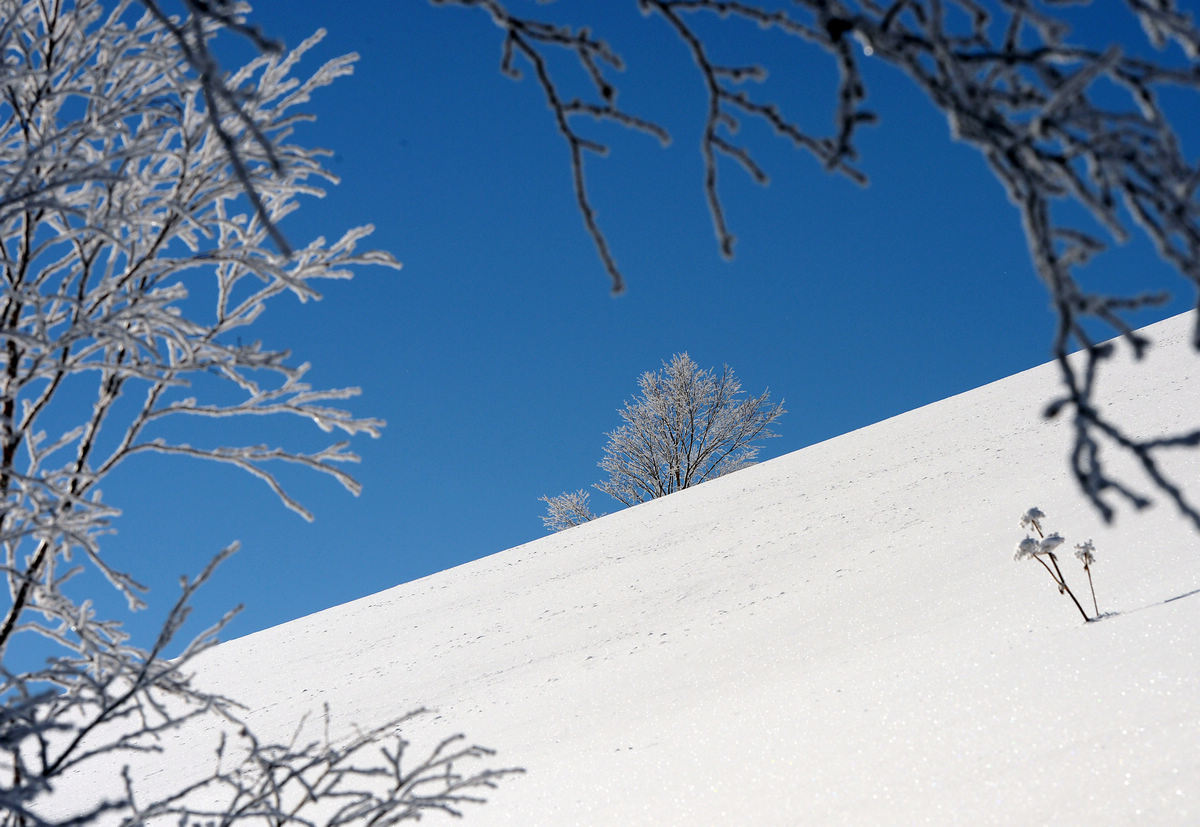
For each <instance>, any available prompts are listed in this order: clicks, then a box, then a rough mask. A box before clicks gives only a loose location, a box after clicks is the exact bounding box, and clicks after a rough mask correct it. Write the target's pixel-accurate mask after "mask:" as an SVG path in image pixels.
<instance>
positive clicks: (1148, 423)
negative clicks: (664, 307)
mask: <svg viewBox="0 0 1200 827" xmlns="http://www.w3.org/2000/svg"><path fill="white" fill-rule="evenodd" d="M1191 323H1192V317H1191V315H1190V314H1185V315H1184V316H1180V317H1175V318H1173V319H1169V320H1167V321H1165V322H1162V323H1160V324H1158V325H1155V326H1153V327H1152V328H1150V329H1148V331H1147V332H1148V333H1149V334H1150V335H1151V336H1152V337H1153V338H1154V339H1155V340H1156V342H1157V344H1156V346H1155V348H1154V349H1153V351H1152V353H1151V355H1150V357H1149V360H1148V362H1146V363H1143V364H1142V365H1140V366H1138V367H1136V368H1131V367H1130V366H1129V365H1128V364H1126V363H1125V362H1121V363H1120V364H1118V365H1114V366H1113V367H1112V368H1110V370H1109V374H1108V376H1107V377H1106V378H1104V379H1103V386H1102V390H1103V393H1104V400H1105V401H1106V402H1107V403H1108V404H1110V405H1111V406H1112V407H1113V408H1114V409H1116V410H1117V411H1118V412H1119V413H1120V414H1121V415H1122V416H1124V417H1125V421H1127V422H1132V423H1134V424H1135V425H1136V427H1137V429H1138V430H1139V431H1144V432H1146V433H1150V432H1159V431H1162V430H1164V429H1172V428H1176V429H1177V428H1182V427H1186V426H1188V425H1195V424H1197V423H1198V421H1200V383H1198V382H1197V381H1196V380H1197V378H1200V377H1198V374H1200V361H1197V359H1196V358H1195V355H1194V354H1192V353H1190V352H1189V351H1188V349H1187V347H1186V339H1187V336H1188V333H1189V331H1190V325H1191ZM914 369H919V367H914ZM1056 378H1057V375H1056V372H1055V368H1054V366H1053V365H1044V366H1042V367H1039V368H1035V369H1033V370H1030V371H1026V372H1024V373H1021V374H1018V375H1015V376H1012V377H1009V378H1007V379H1004V380H1002V381H1000V382H996V383H993V384H991V385H987V386H985V387H982V388H978V389H976V390H973V391H970V392H968V393H965V394H962V395H959V396H956V397H952V398H950V399H946V400H943V401H941V402H938V403H936V404H933V405H929V406H927V407H924V408H920V409H918V410H915V411H911V412H909V413H906V414H904V415H901V416H897V417H895V418H893V419H889V420H887V421H884V422H880V423H878V424H876V425H873V426H871V427H868V428H864V429H862V430H858V431H854V432H852V433H848V434H846V435H844V436H841V437H838V438H836V439H833V440H829V441H827V442H824V443H821V444H818V445H814V446H811V447H809V448H805V449H803V450H801V451H797V452H795V453H792V454H789V455H787V456H783V457H780V458H778V459H775V460H772V461H769V462H764V463H762V464H760V465H758V466H755V467H752V468H750V469H747V470H745V471H742V472H739V473H736V474H732V475H730V476H727V477H724V478H721V479H718V480H714V481H712V482H709V483H706V484H704V485H701V486H698V487H696V488H692V489H689V490H686V491H683V492H681V493H679V494H675V495H672V496H670V497H666V498H664V499H661V500H657V501H654V502H651V503H647V504H644V505H641V506H638V507H636V508H631V509H628V510H625V511H621V512H619V513H616V514H613V515H611V516H608V517H605V518H603V519H600V520H597V521H595V522H592V523H589V524H587V525H584V526H580V527H578V528H575V529H571V530H569V531H566V532H562V533H560V534H556V535H552V536H547V537H545V538H542V539H539V540H537V541H535V542H531V543H528V544H525V545H523V546H519V547H517V548H513V549H509V550H508V551H504V552H501V553H499V554H494V555H492V556H490V557H486V558H483V559H481V560H478V561H475V562H473V563H469V564H467V565H463V566H460V567H458V568H455V569H451V570H449V571H445V572H441V573H439V574H436V575H433V576H431V577H427V578H424V579H422V580H418V581H415V582H411V583H406V584H403V585H400V586H397V587H395V588H393V589H390V590H387V591H384V592H381V593H379V594H376V595H372V596H370V597H366V598H363V599H361V600H358V601H354V602H352V603H347V604H345V605H342V606H338V607H335V608H332V609H329V610H327V611H324V612H320V613H318V614H314V615H311V616H308V617H304V618H300V619H298V620H295V621H293V622H291V623H287V624H285V625H282V626H279V627H276V628H272V629H268V630H266V631H263V632H259V633H257V634H253V635H249V636H247V637H244V638H241V639H238V640H234V641H231V642H229V643H226V644H223V645H222V646H220V647H218V648H216V649H215V650H213V651H212V652H211V653H209V654H208V655H207V656H206V660H205V661H204V662H203V669H202V671H201V679H202V680H204V681H206V682H211V683H212V684H213V685H214V686H216V687H217V688H219V689H220V690H222V691H224V692H226V693H228V694H229V695H232V696H234V697H236V698H239V699H241V700H242V701H244V702H245V703H246V704H247V705H248V706H249V709H250V712H249V718H250V720H251V721H252V722H254V724H255V725H256V726H257V728H258V729H259V731H260V732H262V733H263V734H264V735H266V736H267V737H274V738H286V737H287V735H288V734H289V733H290V732H291V731H292V729H293V727H294V725H295V722H296V719H297V717H298V715H299V714H300V713H301V712H303V711H304V710H306V709H314V710H317V709H319V708H320V705H321V704H322V703H323V702H326V701H327V702H329V703H330V704H331V706H332V708H333V712H334V715H335V722H338V723H340V724H342V725H344V726H348V724H349V723H351V722H357V723H359V724H361V725H364V726H365V725H370V724H373V723H378V722H381V721H383V720H386V719H387V718H389V717H392V716H395V715H398V714H400V713H402V712H404V711H406V710H407V709H410V708H413V707H416V706H430V707H434V708H436V710H437V715H436V716H427V718H426V719H423V722H421V723H419V724H416V725H414V728H413V730H412V732H413V736H414V739H415V740H417V741H418V742H420V741H421V739H432V738H437V737H439V736H442V735H446V734H450V733H452V732H457V731H462V732H465V733H467V735H468V736H469V738H470V739H471V740H472V741H474V742H477V743H482V744H485V745H488V746H491V747H494V748H496V749H498V750H499V751H500V754H499V756H498V757H497V758H496V759H495V761H494V762H493V763H492V764H491V765H492V766H513V765H519V766H523V767H525V768H526V770H527V774H526V775H524V776H519V777H514V778H511V779H509V780H507V781H504V782H502V785H501V788H500V789H499V790H497V791H496V792H495V793H494V794H492V795H491V799H490V802H489V803H488V804H487V805H485V806H482V807H476V808H473V809H470V810H469V811H468V812H467V817H468V821H469V823H475V824H511V825H518V824H519V825H569V824H605V825H610V824H620V825H651V824H654V825H661V824H756V825H757V824H801V823H803V824H842V823H849V824H867V823H875V824H915V823H933V824H980V823H985V824H986V823H994V824H1037V823H1056V824H1063V823H1079V824H1083V823H1086V824H1089V825H1104V824H1130V823H1146V824H1151V823H1152V824H1195V823H1200V535H1198V534H1196V533H1193V532H1192V531H1191V530H1190V529H1189V528H1188V527H1187V526H1186V525H1185V524H1184V523H1183V521H1182V520H1180V519H1179V518H1178V516H1177V515H1176V514H1175V513H1174V511H1173V509H1172V507H1171V506H1170V505H1169V504H1166V503H1161V504H1159V505H1158V506H1157V507H1156V508H1154V509H1151V510H1150V511H1148V512H1146V513H1144V514H1142V515H1138V516H1134V515H1133V514H1131V513H1129V512H1123V513H1122V515H1121V518H1120V519H1119V520H1118V524H1117V525H1116V526H1114V527H1105V526H1103V525H1102V524H1101V523H1100V521H1099V519H1098V517H1097V516H1096V515H1095V514H1094V513H1093V512H1092V511H1091V510H1090V509H1089V507H1088V506H1087V504H1086V503H1085V502H1084V501H1083V499H1082V497H1081V496H1080V495H1079V494H1078V493H1077V492H1076V490H1075V488H1074V484H1073V482H1072V481H1071V480H1070V479H1069V478H1068V475H1067V470H1066V462H1065V460H1064V457H1065V452H1066V450H1067V447H1068V436H1069V435H1068V428H1067V425H1066V424H1065V423H1047V422H1045V421H1043V420H1042V419H1041V417H1040V411H1041V410H1042V408H1043V407H1044V405H1045V403H1046V402H1047V400H1048V399H1050V398H1051V397H1052V396H1053V395H1054V394H1055V391H1056ZM864 381H866V380H864ZM807 404H811V405H819V404H820V398H819V397H816V398H814V399H813V400H811V401H809V402H808V403H807ZM804 407H805V403H803V402H802V403H801V404H797V405H795V410H794V411H793V412H792V413H790V414H789V416H793V417H802V416H804ZM1113 462H1114V465H1117V464H1119V465H1121V466H1123V467H1128V463H1127V462H1125V461H1120V462H1118V461H1117V460H1116V459H1115V458H1114V459H1113ZM1169 467H1170V468H1171V470H1172V471H1173V472H1174V473H1176V474H1177V475H1178V477H1179V478H1180V479H1181V480H1183V481H1184V482H1185V483H1187V484H1188V485H1189V486H1190V488H1191V490H1192V492H1193V493H1196V494H1200V473H1198V466H1197V454H1196V453H1195V452H1192V453H1186V452H1185V453H1181V454H1180V455H1179V456H1178V457H1174V458H1172V461H1171V463H1170V464H1169ZM1128 470H1129V474H1130V475H1131V478H1132V479H1137V480H1139V481H1140V479H1141V478H1140V477H1138V476H1137V472H1136V470H1135V469H1132V468H1129V469H1128ZM480 484H481V485H482V484H488V483H485V482H484V481H480ZM1033 505H1037V506H1040V507H1041V508H1042V510H1043V511H1045V512H1046V513H1047V515H1048V520H1047V527H1048V528H1049V529H1053V530H1058V531H1060V532H1062V533H1063V534H1064V535H1065V536H1066V537H1067V541H1068V545H1067V546H1066V547H1065V548H1066V553H1065V554H1063V555H1061V556H1062V557H1063V558H1065V570H1066V573H1067V577H1068V579H1069V581H1070V582H1071V583H1072V584H1073V586H1075V587H1076V591H1077V593H1078V594H1080V597H1081V599H1084V600H1085V602H1090V598H1089V597H1087V583H1086V579H1085V577H1084V574H1083V572H1082V570H1081V569H1080V568H1079V567H1078V565H1077V564H1076V562H1075V560H1074V559H1073V558H1071V554H1070V551H1069V549H1070V546H1071V545H1073V544H1074V543H1076V542H1082V541H1083V540H1084V539H1087V538H1088V537H1091V538H1093V539H1094V541H1095V544H1096V549H1097V565H1096V567H1095V569H1094V573H1095V577H1096V588H1097V594H1098V597H1099V601H1100V608H1101V610H1102V611H1105V612H1111V613H1114V614H1113V615H1112V616H1109V617H1107V618H1105V619H1104V620H1102V621H1101V622H1099V623H1092V624H1084V623H1083V622H1082V621H1081V619H1080V618H1079V615H1078V613H1077V612H1076V610H1075V608H1074V607H1073V606H1072V605H1071V604H1070V602H1069V601H1068V600H1067V599H1066V598H1064V597H1062V596H1060V595H1059V594H1057V592H1056V591H1055V589H1054V587H1053V586H1052V584H1051V582H1050V579H1049V577H1047V576H1046V573H1045V572H1044V571H1043V570H1042V568H1041V567H1040V566H1038V565H1037V564H1036V563H1033V562H1030V561H1023V562H1020V563H1017V562H1014V560H1013V548H1014V546H1015V544H1016V542H1017V541H1018V540H1019V539H1021V537H1023V536H1024V532H1023V530H1022V529H1020V528H1019V527H1018V524H1017V521H1018V518H1019V517H1020V515H1021V513H1022V512H1023V511H1024V510H1025V509H1026V508H1028V507H1030V506H1033ZM531 507H532V506H531ZM331 565H353V555H352V551H351V550H339V551H337V552H336V553H334V554H333V559H331ZM181 746H183V747H187V748H188V749H190V750H192V751H195V753H196V754H199V753H200V752H201V751H203V750H208V749H210V746H209V745H207V742H201V741H199V740H198V741H197V742H196V743H188V744H183V745H181ZM185 754H186V753H185ZM180 763H182V764H186V763H187V762H186V761H184V762H175V763H172V762H167V763H164V764H162V765H161V766H158V767H156V768H154V769H153V770H152V771H150V772H149V773H148V778H147V783H150V784H165V783H170V782H171V781H172V780H173V779H174V778H175V776H176V773H177V768H176V764H180ZM434 821H437V819H436V818H435V819H434Z"/></svg>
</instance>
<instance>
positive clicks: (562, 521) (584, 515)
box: [539, 488, 596, 531]
mask: <svg viewBox="0 0 1200 827" xmlns="http://www.w3.org/2000/svg"><path fill="white" fill-rule="evenodd" d="M539 499H540V500H541V501H542V502H544V503H545V504H546V515H545V516H544V517H542V523H543V525H545V526H546V530H547V531H562V530H564V529H567V528H574V527H575V526H577V525H583V524H584V523H586V522H590V521H591V520H594V519H596V515H595V514H593V513H592V509H591V507H590V506H588V492H586V491H584V490H583V489H582V488H580V489H579V490H578V491H564V492H563V493H561V494H557V495H555V496H553V497H539Z"/></svg>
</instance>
